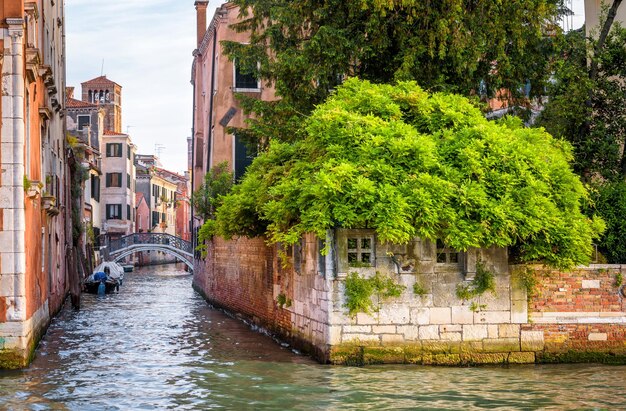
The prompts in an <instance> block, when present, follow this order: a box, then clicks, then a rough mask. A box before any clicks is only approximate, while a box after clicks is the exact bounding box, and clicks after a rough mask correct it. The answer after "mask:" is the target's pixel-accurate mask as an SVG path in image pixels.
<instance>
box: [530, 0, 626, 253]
mask: <svg viewBox="0 0 626 411" xmlns="http://www.w3.org/2000/svg"><path fill="white" fill-rule="evenodd" d="M621 4H622V1H621V0H614V1H612V2H611V3H610V7H608V8H606V9H605V11H604V15H603V16H602V18H601V19H600V20H601V22H602V23H601V25H600V26H599V27H597V28H594V29H593V30H592V33H593V34H594V35H593V36H592V38H588V39H587V38H585V34H584V29H581V30H579V31H574V32H570V33H569V34H568V35H567V36H565V37H564V38H563V39H562V40H563V41H562V42H561V43H560V44H559V49H560V56H561V57H562V58H559V59H555V60H554V65H553V66H552V71H553V72H554V82H553V84H551V86H550V87H548V89H547V91H548V96H549V99H548V103H547V105H546V108H545V110H544V111H543V113H542V114H541V116H540V117H539V120H538V125H540V126H543V127H545V129H546V130H547V131H548V132H550V133H551V134H553V135H554V136H557V137H561V138H564V139H566V140H568V141H569V142H570V143H571V144H572V146H573V150H574V151H573V152H574V162H573V165H574V170H575V171H576V172H577V173H578V174H580V175H581V176H582V177H583V179H584V180H586V181H588V182H590V183H591V184H593V185H594V186H596V189H595V190H594V200H595V205H596V207H597V210H595V211H597V212H598V213H599V214H600V215H601V216H602V217H603V219H604V220H605V221H606V223H607V229H606V231H605V233H604V235H603V236H602V237H601V238H600V239H599V242H598V248H599V249H600V251H601V252H602V253H603V254H604V255H605V256H606V258H607V260H608V261H609V262H611V263H622V262H624V261H626V243H625V242H624V241H623V240H622V238H625V237H626V226H625V225H624V223H623V221H622V219H623V215H624V214H623V213H624V210H626V189H625V187H626V183H625V182H624V180H625V179H626V153H625V152H624V143H625V142H626V110H625V109H624V108H625V107H626V82H625V81H624V79H625V78H626V47H625V46H624V45H625V44H626V29H624V28H622V27H621V26H620V25H619V24H616V23H615V22H614V20H615V16H616V13H617V10H618V8H619V7H620V5H621ZM622 7H623V6H622ZM591 210H592V211H593V209H591Z"/></svg>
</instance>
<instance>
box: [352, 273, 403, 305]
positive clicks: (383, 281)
mask: <svg viewBox="0 0 626 411" xmlns="http://www.w3.org/2000/svg"><path fill="white" fill-rule="evenodd" d="M345 286H346V291H345V293H346V303H345V305H344V306H345V307H346V308H347V309H348V312H349V313H350V315H352V316H354V315H356V313H358V312H364V313H367V314H371V313H372V312H378V311H379V309H380V303H381V302H382V301H383V300H385V299H387V298H392V297H399V296H400V295H401V294H402V292H403V291H404V290H405V289H406V287H405V286H403V285H401V284H398V283H396V281H395V280H394V279H393V278H391V277H388V276H386V275H383V274H381V273H380V272H378V271H376V275H374V276H373V277H370V278H365V277H361V276H360V275H359V274H358V273H357V272H351V273H350V274H348V276H347V277H346V282H345ZM372 297H376V303H375V302H374V301H373V299H372Z"/></svg>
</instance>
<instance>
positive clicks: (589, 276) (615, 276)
mask: <svg viewBox="0 0 626 411" xmlns="http://www.w3.org/2000/svg"><path fill="white" fill-rule="evenodd" d="M532 274H533V275H534V278H535V279H536V283H537V285H536V287H535V290H534V291H533V292H532V295H531V298H530V299H529V322H530V324H528V325H526V326H524V328H525V329H527V330H533V331H536V332H539V333H542V334H543V340H544V346H543V348H542V352H541V353H540V354H539V355H540V356H541V359H542V360H543V361H553V360H554V361H602V362H612V361H613V360H616V361H617V357H618V356H622V357H623V356H624V355H626V298H625V296H624V293H625V292H626V289H625V288H624V287H625V286H624V284H621V282H623V280H620V278H624V277H625V276H626V267H623V266H621V265H592V266H590V267H584V268H578V269H576V270H572V271H570V272H560V271H554V270H546V269H542V268H540V267H534V271H533V273H532Z"/></svg>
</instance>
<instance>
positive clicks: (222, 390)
mask: <svg viewBox="0 0 626 411" xmlns="http://www.w3.org/2000/svg"><path fill="white" fill-rule="evenodd" d="M82 303H83V308H82V310H81V311H79V312H75V311H72V310H71V309H70V308H66V309H64V310H63V311H62V312H61V314H60V315H59V317H58V318H57V319H55V320H54V322H53V323H52V325H51V327H50V329H49V331H48V333H47V334H46V336H45V338H44V339H43V341H42V342H41V344H40V346H39V349H38V350H37V358H36V359H35V361H34V362H33V364H32V365H31V366H30V367H29V368H28V369H26V370H23V371H16V372H2V371H0V409H3V410H4V409H7V410H49V409H52V410H65V409H67V410H132V409H144V410H152V409H160V410H162V409H181V410H208V409H224V410H417V409H439V410H445V409H447V410H459V409H502V410H513V409H553V410H566V409H611V410H613V409H626V367H618V366H601V365H559V366H515V367H476V368H445V367H423V366H380V367H378V366H377V367H365V368H351V367H332V366H322V365H318V364H317V363H315V362H313V361H311V360H309V359H308V358H307V357H304V356H301V355H297V354H296V353H294V352H292V351H291V350H290V349H289V348H288V347H283V346H281V345H280V344H278V343H276V342H275V341H273V340H272V339H270V338H269V337H267V336H265V335H263V334H261V333H258V332H255V331H253V330H251V329H250V328H249V327H248V326H247V325H245V324H243V323H241V322H239V321H237V320H234V319H232V318H230V317H228V316H226V315H224V314H223V313H222V312H220V311H216V310H213V309H211V308H210V307H209V306H208V305H207V304H206V303H205V302H204V300H203V299H202V298H201V297H200V296H198V295H197V294H196V293H195V292H194V291H193V290H192V288H191V276H190V275H188V274H186V273H185V272H184V271H182V267H178V266H174V265H169V266H160V267H150V268H142V269H140V270H137V271H135V272H134V273H130V274H127V276H126V279H125V281H124V285H123V286H122V288H121V289H120V292H119V294H114V295H107V296H104V297H97V296H92V295H86V296H84V297H83V301H82Z"/></svg>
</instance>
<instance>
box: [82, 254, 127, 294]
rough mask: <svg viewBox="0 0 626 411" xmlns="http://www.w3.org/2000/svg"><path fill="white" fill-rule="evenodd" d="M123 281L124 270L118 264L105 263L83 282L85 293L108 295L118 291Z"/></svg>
mask: <svg viewBox="0 0 626 411" xmlns="http://www.w3.org/2000/svg"><path fill="white" fill-rule="evenodd" d="M123 280H124V269H123V268H122V266H121V265H119V264H118V263H115V262H112V261H105V262H103V263H101V264H100V265H99V266H98V267H96V269H95V270H94V272H93V274H91V275H90V276H89V277H87V278H86V279H85V281H84V282H83V289H84V291H85V292H88V293H91V294H100V293H102V292H103V293H105V294H110V293H112V292H115V291H119V289H120V286H121V285H122V282H123ZM101 285H102V287H101Z"/></svg>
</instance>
